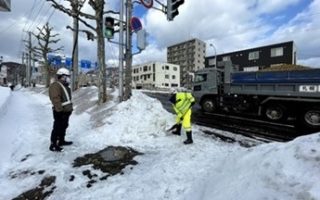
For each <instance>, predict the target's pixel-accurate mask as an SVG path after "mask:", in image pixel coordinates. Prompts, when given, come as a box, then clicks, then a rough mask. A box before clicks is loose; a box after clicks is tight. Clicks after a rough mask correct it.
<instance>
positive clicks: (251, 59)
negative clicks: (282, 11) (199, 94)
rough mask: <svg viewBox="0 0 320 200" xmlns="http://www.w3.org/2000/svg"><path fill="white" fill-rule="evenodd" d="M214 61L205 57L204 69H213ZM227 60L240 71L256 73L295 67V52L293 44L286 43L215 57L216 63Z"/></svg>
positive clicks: (212, 58) (290, 42)
mask: <svg viewBox="0 0 320 200" xmlns="http://www.w3.org/2000/svg"><path fill="white" fill-rule="evenodd" d="M215 59H216V58H215V56H209V57H206V67H215V63H216V62H215ZM227 60H231V62H232V63H233V64H234V65H237V66H238V67H239V70H240V71H258V70H260V69H265V68H269V67H273V66H278V65H283V64H290V65H296V60H297V50H296V46H295V44H294V42H293V41H288V42H283V43H276V44H270V45H266V46H260V47H255V48H250V49H245V50H241V51H234V52H229V53H224V54H219V55H217V62H219V61H227Z"/></svg>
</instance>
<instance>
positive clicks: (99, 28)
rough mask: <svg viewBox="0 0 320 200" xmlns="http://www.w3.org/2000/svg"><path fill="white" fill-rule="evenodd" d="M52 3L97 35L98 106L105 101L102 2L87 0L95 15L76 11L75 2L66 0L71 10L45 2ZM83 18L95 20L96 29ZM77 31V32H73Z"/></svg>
mask: <svg viewBox="0 0 320 200" xmlns="http://www.w3.org/2000/svg"><path fill="white" fill-rule="evenodd" d="M47 1H49V2H52V6H53V7H54V8H56V9H58V10H60V11H62V12H64V13H66V14H68V15H69V16H71V17H74V18H77V19H78V20H79V21H80V22H82V23H83V24H84V25H85V26H87V27H88V28H90V29H91V30H93V31H94V32H95V33H96V35H97V57H98V66H99V69H100V71H99V83H98V87H99V104H101V103H104V102H106V101H107V85H106V65H105V43H104V35H103V8H104V0H89V5H90V6H91V7H92V9H93V10H94V11H95V15H91V14H87V13H83V12H81V11H80V10H79V9H78V3H77V0H67V1H69V2H70V5H71V7H72V9H69V8H66V7H64V6H63V5H61V4H59V3H57V2H56V0H47ZM83 18H86V19H90V20H95V22H96V27H93V26H92V25H90V24H89V23H87V22H86V21H85V20H84V19H83ZM75 31H79V30H75ZM86 33H87V34H88V35H89V34H90V35H92V33H91V32H90V31H87V32H86Z"/></svg>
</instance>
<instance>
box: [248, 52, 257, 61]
mask: <svg viewBox="0 0 320 200" xmlns="http://www.w3.org/2000/svg"><path fill="white" fill-rule="evenodd" d="M248 59H249V60H258V59H259V51H254V52H250V53H249V58H248Z"/></svg>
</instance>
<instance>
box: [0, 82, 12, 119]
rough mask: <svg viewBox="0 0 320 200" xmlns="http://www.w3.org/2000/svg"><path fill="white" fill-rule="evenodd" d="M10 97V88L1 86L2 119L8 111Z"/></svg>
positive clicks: (0, 110) (0, 106)
mask: <svg viewBox="0 0 320 200" xmlns="http://www.w3.org/2000/svg"><path fill="white" fill-rule="evenodd" d="M10 95H11V90H10V88H8V87H1V86H0V117H1V116H3V115H4V114H5V112H6V110H7V104H8V102H9V99H10Z"/></svg>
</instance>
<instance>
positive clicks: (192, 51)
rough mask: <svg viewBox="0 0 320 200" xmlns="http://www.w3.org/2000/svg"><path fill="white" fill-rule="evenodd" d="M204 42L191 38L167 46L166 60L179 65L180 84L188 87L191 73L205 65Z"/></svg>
mask: <svg viewBox="0 0 320 200" xmlns="http://www.w3.org/2000/svg"><path fill="white" fill-rule="evenodd" d="M205 55H206V43H205V42H203V41H201V40H199V39H196V38H195V39H191V40H188V41H185V42H181V43H178V44H174V45H172V46H169V47H168V48H167V62H168V63H173V64H177V65H180V77H181V82H180V83H181V86H184V87H189V86H190V84H191V79H192V75H191V73H192V72H194V71H197V70H199V69H202V68H204V66H205Z"/></svg>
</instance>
